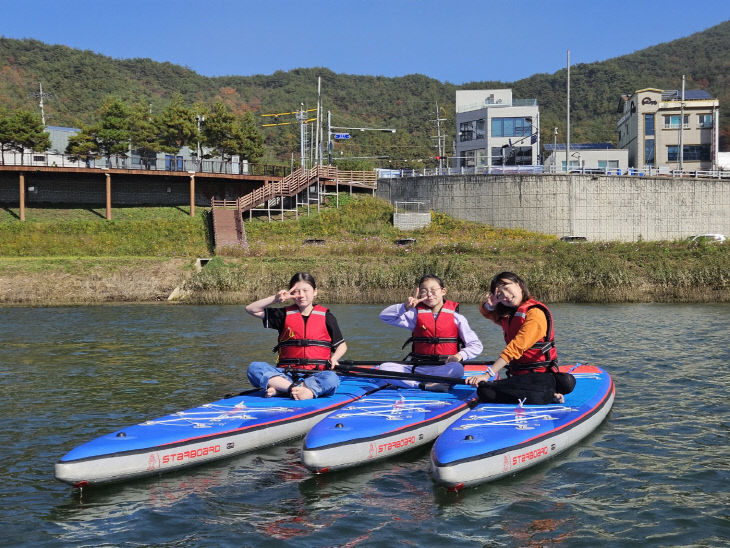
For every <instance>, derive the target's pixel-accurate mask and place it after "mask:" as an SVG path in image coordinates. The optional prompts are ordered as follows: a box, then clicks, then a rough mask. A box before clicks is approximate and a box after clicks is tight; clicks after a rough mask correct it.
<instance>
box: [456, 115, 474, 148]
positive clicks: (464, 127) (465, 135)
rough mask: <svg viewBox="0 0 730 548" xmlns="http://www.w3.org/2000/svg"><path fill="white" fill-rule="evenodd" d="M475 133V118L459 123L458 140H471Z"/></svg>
mask: <svg viewBox="0 0 730 548" xmlns="http://www.w3.org/2000/svg"><path fill="white" fill-rule="evenodd" d="M475 135H476V120H471V121H469V122H462V123H460V124H459V141H460V142H462V143H463V142H465V141H473V140H474V138H475Z"/></svg>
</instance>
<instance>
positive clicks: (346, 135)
mask: <svg viewBox="0 0 730 548" xmlns="http://www.w3.org/2000/svg"><path fill="white" fill-rule="evenodd" d="M349 138H350V134H349V133H335V139H349Z"/></svg>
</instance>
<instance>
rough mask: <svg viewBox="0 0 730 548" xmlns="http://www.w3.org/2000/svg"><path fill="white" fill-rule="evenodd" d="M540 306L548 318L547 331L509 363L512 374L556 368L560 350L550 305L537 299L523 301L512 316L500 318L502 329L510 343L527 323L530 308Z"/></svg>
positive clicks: (543, 371)
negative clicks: (557, 345) (557, 347)
mask: <svg viewBox="0 0 730 548" xmlns="http://www.w3.org/2000/svg"><path fill="white" fill-rule="evenodd" d="M535 307H537V308H539V309H540V310H542V311H543V312H544V313H545V318H547V333H546V334H545V336H544V337H542V338H541V339H540V340H538V341H537V342H536V343H535V344H533V345H532V346H531V347H530V348H528V349H527V350H526V351H525V353H524V354H522V356H520V357H519V358H518V359H516V360H513V361H511V362H510V364H509V373H510V374H511V375H524V374H525V373H529V372H531V371H532V372H536V373H545V372H547V371H550V370H554V369H555V368H556V367H557V363H558V351H557V350H556V349H555V333H554V332H553V315H552V314H551V313H550V310H548V307H547V306H545V305H544V304H542V303H541V302H539V301H536V300H535V299H528V300H526V301H525V302H524V303H522V304H521V305H520V306H519V307H518V308H517V310H515V312H514V313H513V314H512V315H511V316H505V317H503V318H501V319H500V324H501V325H502V330H503V331H504V340H505V342H506V343H508V344H509V343H510V341H512V339H514V338H515V336H516V335H517V332H518V331H519V330H520V328H521V327H522V325H523V324H524V323H525V318H526V317H527V311H528V310H529V309H530V308H535Z"/></svg>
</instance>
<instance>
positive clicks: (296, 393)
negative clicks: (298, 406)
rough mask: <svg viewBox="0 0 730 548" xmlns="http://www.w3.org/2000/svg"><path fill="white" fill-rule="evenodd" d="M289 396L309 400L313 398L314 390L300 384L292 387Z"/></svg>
mask: <svg viewBox="0 0 730 548" xmlns="http://www.w3.org/2000/svg"><path fill="white" fill-rule="evenodd" d="M291 397H292V399H295V400H311V399H312V398H314V392H312V391H311V390H310V389H309V388H307V387H306V386H305V385H303V384H300V385H297V386H295V387H294V388H292V390H291Z"/></svg>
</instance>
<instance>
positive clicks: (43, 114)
mask: <svg viewBox="0 0 730 548" xmlns="http://www.w3.org/2000/svg"><path fill="white" fill-rule="evenodd" d="M33 97H38V98H39V99H40V102H39V103H38V106H39V107H41V122H42V123H43V127H45V126H46V111H45V110H44V108H43V99H44V98H47V99H50V98H52V97H53V95H52V94H50V93H43V84H42V83H41V82H38V91H37V92H35V93H33Z"/></svg>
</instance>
